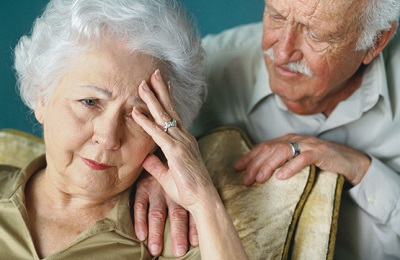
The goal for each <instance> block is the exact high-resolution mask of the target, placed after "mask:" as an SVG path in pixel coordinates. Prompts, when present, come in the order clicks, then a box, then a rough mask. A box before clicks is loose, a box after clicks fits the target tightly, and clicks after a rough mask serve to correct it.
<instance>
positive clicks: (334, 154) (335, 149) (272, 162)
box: [235, 134, 371, 185]
mask: <svg viewBox="0 0 400 260" xmlns="http://www.w3.org/2000/svg"><path fill="white" fill-rule="evenodd" d="M290 142H295V143H297V144H298V145H299V146H300V151H301V152H300V154H299V155H298V156H296V157H295V158H293V160H291V159H292V157H293V150H292V147H291V145H290ZM289 160H290V161H289ZM286 162H287V163H286ZM285 163H286V164H285ZM284 164H285V165H284ZM310 164H315V165H316V166H317V167H319V168H320V169H321V170H325V171H331V172H336V173H338V174H342V175H343V176H344V177H345V179H346V180H347V181H348V182H350V183H351V184H352V185H357V184H358V183H359V182H360V181H361V180H362V178H363V177H364V175H365V173H366V171H367V170H368V168H369V166H370V164H371V159H370V158H369V157H368V156H367V155H366V154H364V153H362V152H360V151H357V150H355V149H352V148H350V147H348V146H344V145H341V144H338V143H333V142H329V141H325V140H322V139H318V138H315V137H308V136H302V135H297V134H288V135H284V136H282V137H280V138H277V139H275V140H272V141H268V142H265V143H261V144H259V145H257V146H255V147H254V148H253V149H252V150H251V151H250V152H248V153H247V154H246V155H244V156H243V157H242V158H240V159H239V160H238V161H237V162H236V163H235V169H236V170H237V171H243V170H245V175H244V179H243V182H244V184H245V185H252V184H253V183H254V182H255V181H257V182H260V183H263V182H265V181H267V180H268V179H269V178H270V177H271V175H272V174H273V173H274V171H275V170H276V169H277V168H279V167H281V166H282V165H284V166H282V168H281V169H280V170H279V171H278V173H277V178H278V179H287V178H290V177H291V176H293V175H294V174H295V173H297V172H299V171H300V170H301V169H303V168H304V167H306V166H307V165H310Z"/></svg>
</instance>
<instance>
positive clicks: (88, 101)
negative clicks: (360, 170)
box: [81, 99, 97, 107]
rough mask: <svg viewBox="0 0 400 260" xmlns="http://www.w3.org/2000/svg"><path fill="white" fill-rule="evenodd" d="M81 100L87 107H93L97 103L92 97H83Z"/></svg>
mask: <svg viewBox="0 0 400 260" xmlns="http://www.w3.org/2000/svg"><path fill="white" fill-rule="evenodd" d="M81 102H82V103H83V104H84V105H85V106H87V107H94V106H95V105H96V104H97V102H96V100H94V99H83V100H81Z"/></svg>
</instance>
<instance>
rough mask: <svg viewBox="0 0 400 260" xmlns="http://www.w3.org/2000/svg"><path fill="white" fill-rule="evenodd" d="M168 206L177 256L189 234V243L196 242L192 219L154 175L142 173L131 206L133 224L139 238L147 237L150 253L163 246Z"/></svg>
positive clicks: (158, 251)
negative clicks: (170, 196) (169, 195)
mask: <svg viewBox="0 0 400 260" xmlns="http://www.w3.org/2000/svg"><path fill="white" fill-rule="evenodd" d="M167 209H168V216H169V219H170V222H171V236H172V247H173V252H174V255H175V256H176V257H180V256H182V255H184V254H185V253H186V252H187V250H188V234H189V241H190V244H191V245H192V246H198V244H199V242H198V237H197V229H196V225H195V223H194V220H193V218H192V216H190V214H188V212H187V211H186V210H185V209H184V208H183V207H181V206H179V205H178V204H176V203H175V202H173V201H172V200H171V199H170V198H169V197H168V195H167V194H165V192H164V190H163V189H162V187H161V185H160V184H159V183H158V182H157V180H156V179H155V178H154V177H153V176H151V175H150V174H148V173H143V174H142V176H141V178H140V179H139V180H138V181H137V188H136V195H135V202H134V206H133V212H134V225H135V232H136V235H137V236H138V239H139V240H141V241H143V240H145V239H146V238H147V237H148V247H149V251H150V253H151V254H152V255H153V256H157V255H159V254H160V253H161V252H162V249H163V235H164V226H165V220H166V216H167ZM188 215H189V218H188Z"/></svg>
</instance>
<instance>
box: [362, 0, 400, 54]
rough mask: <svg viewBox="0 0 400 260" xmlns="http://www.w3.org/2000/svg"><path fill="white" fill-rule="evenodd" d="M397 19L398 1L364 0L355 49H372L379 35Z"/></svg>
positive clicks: (399, 11) (399, 6)
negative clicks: (359, 31) (360, 25)
mask: <svg viewBox="0 0 400 260" xmlns="http://www.w3.org/2000/svg"><path fill="white" fill-rule="evenodd" d="M399 17H400V0H364V7H363V10H362V12H361V17H360V18H361V24H362V27H363V28H362V31H361V36H360V38H359V40H358V42H357V47H356V49H357V50H366V49H368V48H371V47H374V45H375V43H376V40H377V39H378V38H379V36H380V33H381V32H382V31H385V30H389V29H390V28H391V27H392V24H391V23H392V22H396V21H398V19H399ZM360 18H358V19H360Z"/></svg>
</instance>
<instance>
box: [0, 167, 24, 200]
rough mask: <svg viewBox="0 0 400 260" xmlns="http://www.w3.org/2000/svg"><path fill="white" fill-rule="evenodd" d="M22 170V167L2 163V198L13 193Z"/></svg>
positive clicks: (0, 176) (0, 185) (0, 182)
mask: <svg viewBox="0 0 400 260" xmlns="http://www.w3.org/2000/svg"><path fill="white" fill-rule="evenodd" d="M20 172H21V169H20V168H17V167H15V166H11V165H4V164H0V199H2V198H4V196H7V197H8V196H10V195H11V193H12V192H13V189H14V184H15V182H16V181H17V179H18V176H19V174H20Z"/></svg>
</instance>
